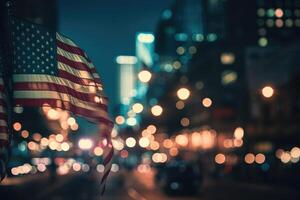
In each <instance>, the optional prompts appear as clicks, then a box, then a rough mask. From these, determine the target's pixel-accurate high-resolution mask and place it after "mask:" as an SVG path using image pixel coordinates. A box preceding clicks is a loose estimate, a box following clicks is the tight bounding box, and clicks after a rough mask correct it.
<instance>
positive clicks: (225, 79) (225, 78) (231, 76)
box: [222, 70, 238, 85]
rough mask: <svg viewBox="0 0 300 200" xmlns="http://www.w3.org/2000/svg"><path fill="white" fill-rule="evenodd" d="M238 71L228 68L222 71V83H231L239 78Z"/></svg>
mask: <svg viewBox="0 0 300 200" xmlns="http://www.w3.org/2000/svg"><path fill="white" fill-rule="evenodd" d="M237 77H238V75H237V73H236V72H235V71H231V70H226V71H224V72H223V73H222V84H223V85H229V84H232V83H234V82H235V81H236V80H237Z"/></svg>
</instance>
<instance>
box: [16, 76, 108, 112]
mask: <svg viewBox="0 0 300 200" xmlns="http://www.w3.org/2000/svg"><path fill="white" fill-rule="evenodd" d="M22 90H27V91H35V90H38V91H55V92H60V93H64V94H67V95H70V96H73V97H75V98H77V99H80V100H82V101H86V102H89V103H92V104H93V105H95V106H96V107H99V108H101V109H103V110H105V111H107V109H108V107H107V105H105V104H101V103H95V100H94V98H95V96H96V95H94V94H90V93H83V92H79V91H77V90H74V89H72V88H70V87H67V86H64V85H59V84H55V83H44V82H39V83H26V82H23V83H15V84H14V91H22ZM102 98H104V99H106V100H107V98H106V97H102Z"/></svg>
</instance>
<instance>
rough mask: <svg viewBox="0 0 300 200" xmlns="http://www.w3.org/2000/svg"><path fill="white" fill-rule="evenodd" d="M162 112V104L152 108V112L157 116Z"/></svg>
mask: <svg viewBox="0 0 300 200" xmlns="http://www.w3.org/2000/svg"><path fill="white" fill-rule="evenodd" d="M162 112H163V108H162V107H161V106H160V105H155V106H153V107H152V108H151V113H152V114H153V115H154V116H156V117H157V116H160V115H161V114H162Z"/></svg>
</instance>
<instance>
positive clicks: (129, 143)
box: [125, 137, 136, 148]
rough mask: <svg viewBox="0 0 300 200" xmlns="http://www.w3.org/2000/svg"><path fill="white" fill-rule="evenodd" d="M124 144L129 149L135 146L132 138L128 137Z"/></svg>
mask: <svg viewBox="0 0 300 200" xmlns="http://www.w3.org/2000/svg"><path fill="white" fill-rule="evenodd" d="M125 143H126V146H128V147H129V148H133V147H134V146H135V144H136V140H135V139H134V138H133V137H129V138H127V139H126V141H125Z"/></svg>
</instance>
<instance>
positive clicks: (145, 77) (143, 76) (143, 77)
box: [138, 70, 152, 83]
mask: <svg viewBox="0 0 300 200" xmlns="http://www.w3.org/2000/svg"><path fill="white" fill-rule="evenodd" d="M151 77H152V74H151V72H149V71H147V70H143V71H141V72H140V73H139V74H138V78H139V80H140V81H141V82H143V83H148V82H149V81H150V80H151Z"/></svg>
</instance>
